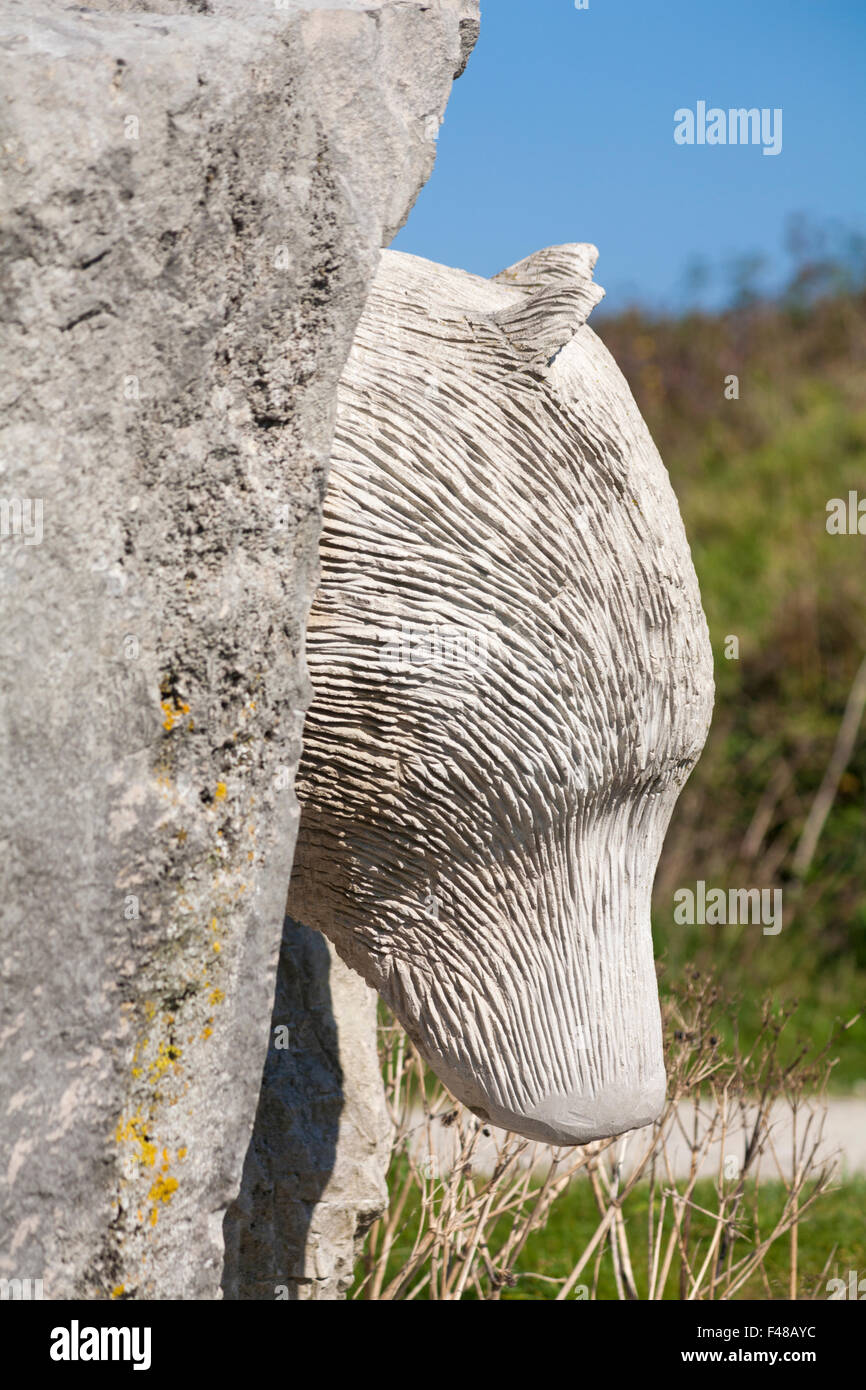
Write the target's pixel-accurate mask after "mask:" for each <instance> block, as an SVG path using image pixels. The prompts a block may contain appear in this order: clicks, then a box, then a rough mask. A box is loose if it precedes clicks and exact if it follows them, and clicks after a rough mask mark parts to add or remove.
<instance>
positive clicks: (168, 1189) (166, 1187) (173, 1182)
mask: <svg viewBox="0 0 866 1390" xmlns="http://www.w3.org/2000/svg"><path fill="white" fill-rule="evenodd" d="M178 1186H179V1184H178V1181H177V1178H166V1177H163V1176H162V1175H160V1176H159V1177H158V1178H157V1179H156V1182H155V1183H154V1184H153V1187H152V1188H151V1189H150V1191H149V1192H148V1194H147V1200H148V1201H149V1202H170V1201H171V1199H172V1197H173V1196H174V1194H175V1192H177V1189H178ZM152 1220H153V1217H151V1221H152Z"/></svg>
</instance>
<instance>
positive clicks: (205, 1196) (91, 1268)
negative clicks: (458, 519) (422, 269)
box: [0, 0, 477, 1298]
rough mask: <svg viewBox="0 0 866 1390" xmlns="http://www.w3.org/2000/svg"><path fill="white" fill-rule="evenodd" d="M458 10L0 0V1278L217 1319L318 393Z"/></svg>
mask: <svg viewBox="0 0 866 1390" xmlns="http://www.w3.org/2000/svg"><path fill="white" fill-rule="evenodd" d="M476 20H477V7H476V6H475V5H474V4H467V3H465V0H378V2H377V0H364V3H359V2H358V0H319V2H318V3H317V0H290V2H289V3H285V4H279V5H272V4H250V3H247V2H246V0H243V3H242V0H210V3H208V4H207V5H203V4H200V3H198V0H190V3H180V2H177V3H175V2H174V0H154V3H152V4H151V3H145V4H137V3H130V4H122V3H104V4H98V3H97V4H95V5H90V6H89V7H80V6H72V5H67V4H61V3H56V4H51V3H46V0H26V3H23V2H22V0H4V3H3V7H2V16H0V55H2V64H3V69H4V71H3V77H2V83H3V91H4V101H3V109H2V137H0V156H2V179H3V195H2V197H3V218H2V222H3V255H4V294H3V303H2V319H3V356H4V365H5V367H6V371H5V373H4V384H3V401H2V404H3V431H2V455H0V458H2V474H0V496H2V499H3V506H2V508H0V513H2V520H3V537H2V539H0V547H2V550H0V560H2V575H0V662H2V669H3V675H4V679H3V692H2V720H0V736H2V758H3V777H2V788H3V790H2V796H3V813H2V816H3V820H2V823H3V831H2V837H3V865H4V884H3V891H2V895H0V898H2V911H3V922H2V950H0V962H2V972H3V974H2V1003H0V1046H2V1055H0V1074H2V1085H3V1092H2V1096H0V1117H2V1118H0V1130H2V1147H3V1153H2V1171H3V1172H4V1174H5V1182H4V1186H3V1190H2V1198H0V1274H2V1275H4V1276H6V1277H33V1278H42V1279H43V1281H44V1288H45V1295H46V1297H48V1298H65V1297H71V1296H84V1297H102V1296H108V1295H109V1294H111V1293H114V1294H115V1295H116V1296H120V1297H138V1298H177V1297H184V1298H211V1297H215V1296H217V1295H218V1291H219V1287H220V1282H221V1279H222V1277H223V1270H222V1263H223V1236H222V1226H223V1218H224V1213H225V1211H226V1208H227V1206H228V1205H229V1203H231V1201H232V1200H233V1198H234V1197H235V1195H236V1193H237V1191H238V1185H239V1182H240V1177H241V1169H242V1164H243V1159H244V1154H245V1151H246V1148H247V1144H248V1140H249V1137H250V1132H251V1127H252V1123H253V1118H254V1114H255V1111H256V1105H257V1100H258V1093H259V1085H260V1079H261V1075H262V1068H263V1065H264V1063H265V1058H266V1054H267V1048H268V1038H269V1034H268V1029H269V1026H270V1012H271V1006H272V1002H273V995H274V982H275V973H276V964H277V955H278V950H279V944H280V936H281V929H282V922H283V910H284V903H285V895H286V887H287V883H288V879H289V872H290V867H291V858H292V848H293V838H294V831H295V825H296V820H297V811H296V803H295V799H294V794H293V778H294V770H295V766H296V763H297V758H298V752H299V741H300V732H301V724H302V718H303V712H304V709H305V706H306V703H307V697H308V695H307V692H308V682H307V676H306V672H305V668H304V661H303V655H302V651H303V637H304V624H305V619H306V615H307V610H308V606H309V602H310V596H311V594H312V592H313V589H314V587H315V583H316V563H317V562H316V540H317V532H318V527H319V516H320V506H321V498H322V495H323V492H324V489H325V480H326V473H327V466H328V459H329V455H330V452H331V438H332V428H333V418H334V408H335V396H336V385H337V381H338V378H339V375H340V372H341V369H342V367H343V364H344V361H345V358H346V355H347V353H348V351H349V348H350V345H351V341H352V337H353V333H354V330H355V327H356V324H357V321H358V317H359V315H360V312H361V309H362V307H363V304H364V300H365V297H366V294H367V291H368V288H369V285H370V282H371V279H372V276H373V274H374V271H375V267H376V264H377V260H378V254H379V248H380V247H381V245H382V244H383V243H385V242H387V241H388V240H389V238H390V237H391V236H392V235H393V233H394V232H395V231H396V230H397V228H398V227H399V225H400V224H401V222H402V221H403V219H404V218H405V216H406V214H407V213H408V210H409V208H410V206H411V204H412V201H413V199H414V198H415V196H416V194H417V192H418V190H419V188H420V187H421V185H422V183H423V181H424V180H425V178H426V177H427V175H428V173H429V171H430V168H431V166H432V162H433V158H434V153H435V135H436V132H437V130H438V125H439V121H440V119H441V116H442V112H443V110H444V106H445V102H446V100H447V97H448V93H449V89H450V84H451V81H452V77H453V74H454V73H455V72H457V71H458V70H459V69H460V68H461V66H462V65H463V64H464V62H465V59H466V54H467V51H468V47H469V46H470V45H471V41H472V37H473V25H474V24H475V21H476ZM37 533H38V534H37ZM310 988H312V985H311V986H310ZM347 1084H348V1081H347ZM310 1123H311V1125H312V1126H313V1128H312V1130H311V1132H310V1133H309V1134H308V1136H307V1142H308V1146H309V1147H310V1148H313V1147H314V1146H315V1144H316V1142H318V1139H317V1134H316V1132H315V1120H314V1119H312V1120H311V1121H310ZM360 1152H361V1151H360V1150H359V1157H358V1160H357V1161H358V1162H359V1163H363V1162H365V1161H367V1159H366V1158H362V1157H361V1156H360ZM347 1161H348V1155H347ZM382 1162H383V1158H382V1155H381V1154H380V1155H379V1156H378V1157H377V1159H376V1164H375V1165H374V1166H375V1171H374V1172H372V1174H371V1176H370V1178H369V1181H368V1183H367V1185H368V1186H369V1187H371V1188H376V1186H377V1184H379V1183H380V1176H379V1175H380V1172H381V1165H382ZM362 1186H363V1184H362ZM365 1200H366V1199H365ZM282 1238H283V1240H284V1241H285V1239H286V1237H285V1233H284V1234H283V1237H282ZM245 1280H250V1281H252V1282H255V1271H250V1270H245V1271H243V1270H242V1271H238V1270H233V1271H230V1272H229V1277H228V1279H227V1283H228V1284H230V1285H232V1287H233V1288H234V1289H235V1291H236V1292H238V1293H239V1295H242V1293H243V1288H244V1287H245V1282H244V1281H245ZM271 1296H273V1295H271Z"/></svg>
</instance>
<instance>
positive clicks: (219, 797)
mask: <svg viewBox="0 0 866 1390" xmlns="http://www.w3.org/2000/svg"><path fill="white" fill-rule="evenodd" d="M228 790H229V789H228V787H227V786H226V784H225V782H217V786H216V792H215V793H214V799H215V800H216V801H225V799H226V797H227V796H228Z"/></svg>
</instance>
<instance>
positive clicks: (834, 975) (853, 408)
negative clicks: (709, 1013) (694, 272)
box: [599, 266, 866, 1085]
mask: <svg viewBox="0 0 866 1390" xmlns="http://www.w3.org/2000/svg"><path fill="white" fill-rule="evenodd" d="M819 269H820V270H821V275H820V276H819V280H818V282H816V281H815V276H814V273H813V269H810V268H808V267H807V268H806V269H804V268H803V267H801V268H800V271H799V272H798V275H797V277H796V279H795V281H794V282H793V283H792V286H791V289H790V290H789V292H788V294H787V295H786V296H785V297H784V298H783V299H782V301H781V302H779V303H775V304H767V303H756V302H753V301H752V300H747V301H746V302H745V303H744V304H743V305H742V306H741V307H739V308H738V309H735V310H731V311H729V312H727V313H724V314H720V315H716V316H710V315H706V314H701V313H692V314H689V315H688V316H687V317H685V318H682V319H673V318H670V319H667V318H650V317H648V316H646V315H644V314H642V313H640V312H639V311H630V312H629V313H627V314H625V315H622V316H621V317H619V318H608V319H605V320H602V321H601V323H600V325H599V332H600V334H601V336H602V337H603V338H604V340H605V342H606V344H607V346H608V347H609V348H610V350H611V351H612V353H613V355H614V356H615V358H616V360H617V362H618V363H619V365H620V366H621V368H622V369H623V371H624V372H625V375H626V377H627V378H628V380H629V383H630V385H631V387H632V390H633V392H634V395H635V398H636V400H637V404H638V406H639V408H640V410H641V412H642V414H643V415H644V418H645V419H646V421H647V423H648V425H649V427H650V430H651V432H652V434H653V437H654V439H655V441H656V443H657V445H658V447H659V450H660V452H661V455H662V457H663V459H664V460H665V463H666V465H667V467H668V470H669V472H670V475H671V481H672V483H673V486H674V489H675V491H676V493H677V496H678V498H679V501H680V507H681V511H682V515H683V520H684V522H685V527H686V532H687V534H688V537H689V541H690V544H691V547H692V554H693V557H694V562H695V568H696V570H697V573H698V579H699V581H700V585H701V593H702V597H703V602H704V607H705V609H706V613H707V618H708V622H709V628H710V637H711V641H712V646H713V651H714V654H715V667H716V691H717V694H716V712H715V717H714V723H713V728H712V731H711V733H710V737H709V740H708V743H707V747H706V750H705V752H704V755H703V757H702V759H701V762H700V764H699V765H698V768H697V769H696V771H695V772H694V774H693V776H692V778H691V781H690V783H689V785H688V787H687V788H686V790H685V792H684V794H683V796H682V798H681V800H680V803H679V805H678V807H677V811H676V813H675V816H674V820H673V822H672V824H671V830H670V833H669V836H668V840H667V843H666V846H665V851H664V855H663V858H662V862H661V865H660V868H659V873H658V877H657V880H656V891H655V897H654V908H655V911H654V916H655V924H656V934H657V945H658V947H659V948H660V950H661V951H662V952H663V954H664V955H665V958H666V960H667V962H668V964H669V966H670V969H671V973H672V974H676V973H677V971H678V970H679V969H680V968H681V967H682V965H683V964H684V963H685V962H686V961H694V960H697V961H698V963H699V964H701V965H703V966H704V967H709V965H710V963H712V965H713V967H714V969H715V970H716V972H717V974H721V977H722V981H723V983H724V984H725V986H726V987H727V988H729V989H731V990H735V991H738V992H739V993H741V994H742V995H743V998H744V1010H743V1014H742V1019H743V1022H742V1026H743V1027H744V1028H746V1029H747V1030H748V1029H749V1028H750V1027H751V1026H753V1025H754V1024H756V1023H757V1014H755V1017H754V1018H753V1019H752V1020H751V1022H750V1020H749V1009H748V999H749V998H750V997H751V998H757V997H758V996H760V995H761V994H762V993H763V992H765V991H767V990H770V991H771V992H772V993H773V994H774V995H775V996H776V998H777V999H778V1000H779V1001H783V1000H791V999H793V998H799V1000H800V1001H801V1009H800V1017H801V1018H804V1019H808V1020H809V1021H810V1024H811V1026H812V1027H813V1028H814V1029H815V1030H816V1036H819V1037H820V1036H825V1035H829V1033H830V1031H831V1028H832V1024H833V1021H834V1020H835V1019H837V1018H842V1019H843V1020H844V1021H845V1022H847V1021H848V1020H849V1019H850V1018H851V1017H852V1016H853V1015H854V1014H856V1013H857V1012H858V1011H859V1010H860V1008H861V1007H862V1004H863V1000H864V997H866V886H864V885H866V834H864V798H866V737H864V732H866V731H864V729H862V728H861V730H860V736H859V738H858V741H857V744H856V746H855V749H854V752H853V755H852V757H851V759H850V761H849V763H848V766H847V768H846V770H845V773H844V775H843V777H842V779H841V782H840V784H839V788H838V793H837V795H836V797H835V800H834V802H833V806H832V809H831V811H830V814H829V817H828V819H827V821H826V824H825V826H824V829H823V833H822V835H821V838H820V841H819V844H818V847H817V852H816V855H815V858H814V860H813V863H812V864H811V867H810V869H809V871H808V873H807V874H806V877H805V881H804V882H803V883H800V882H799V880H798V879H797V877H796V876H795V875H794V873H793V867H792V859H793V855H794V852H795V850H796V847H797V844H798V841H799V837H800V835H801V832H802V829H803V826H804V823H805V820H806V817H807V815H808V812H809V809H810V807H811V805H812V802H813V800H814V797H815V795H816V793H817V791H818V788H819V786H820V784H821V781H822V778H823V775H824V772H825V769H826V767H827V764H828V761H829V759H830V756H831V753H832V751H833V747H834V743H835V739H836V736H837V732H838V729H839V725H840V721H841V718H842V714H843V711H844V709H845V705H846V701H847V699H848V695H849V692H850V689H851V685H852V681H853V679H854V675H855V672H856V671H857V668H858V666H859V664H860V662H861V661H862V659H863V656H864V652H866V536H860V535H853V536H836V535H829V534H828V533H827V530H826V519H827V511H826V508H827V503H828V501H829V500H830V499H831V498H834V497H839V498H847V495H848V492H849V490H850V491H855V492H857V493H858V494H859V496H860V497H863V498H866V294H864V292H863V291H862V289H860V290H856V289H850V290H848V291H847V292H845V293H838V294H835V295H832V296H830V297H825V298H823V299H815V298H814V296H813V295H812V294H811V293H810V292H809V291H810V287H813V286H814V284H815V283H819V284H820V286H827V285H830V286H832V285H833V284H834V283H842V282H844V277H841V275H840V276H835V277H834V275H832V274H830V270H829V269H828V267H826V266H824V267H819ZM830 269H832V267H831V268H830ZM732 375H735V376H736V377H737V378H738V380H739V399H737V400H729V399H726V398H725V379H726V378H727V377H729V376H732ZM731 635H733V636H736V637H738V638H739V660H729V659H726V657H725V643H726V639H727V638H728V637H729V636H731ZM698 879H703V880H704V881H705V882H706V883H707V884H708V885H712V886H716V887H724V888H728V887H731V886H734V887H762V888H763V887H766V888H771V887H782V888H783V890H784V927H783V930H782V933H781V935H779V936H778V937H771V936H766V937H765V936H763V935H762V933H761V929H760V927H759V926H757V927H756V926H746V927H718V928H713V927H709V926H703V927H693V928H688V927H680V926H677V925H675V924H674V922H673V893H674V892H675V890H676V889H677V888H678V887H689V886H691V887H692V888H694V885H695V882H696V881H697V880H698ZM753 1012H754V1011H753ZM864 1037H866V1025H864V1023H863V1022H862V1021H861V1022H860V1023H859V1024H855V1025H853V1026H852V1027H851V1028H850V1029H849V1030H848V1031H847V1033H846V1034H845V1037H844V1040H843V1043H842V1047H841V1053H840V1062H839V1066H838V1069H837V1072H836V1077H835V1081H836V1084H837V1085H846V1084H850V1083H852V1082H853V1081H855V1080H857V1079H860V1078H862V1077H863V1075H864V1070H866V1069H864V1064H863V1045H864Z"/></svg>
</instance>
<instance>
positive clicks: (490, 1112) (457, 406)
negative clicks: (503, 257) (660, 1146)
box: [288, 245, 713, 1144]
mask: <svg viewBox="0 0 866 1390" xmlns="http://www.w3.org/2000/svg"><path fill="white" fill-rule="evenodd" d="M596 256H597V252H596V251H595V248H594V247H592V246H586V245H576V246H561V247H553V248H551V249H549V250H546V251H542V252H540V253H538V254H537V255H534V256H530V257H529V258H528V259H527V260H526V261H523V262H521V263H520V264H518V265H515V266H513V267H511V268H510V269H509V270H506V271H504V272H502V274H500V275H498V276H496V277H495V278H494V279H492V280H485V279H482V278H479V277H477V276H473V275H469V274H466V273H464V272H462V271H458V270H450V269H446V268H444V267H442V266H438V265H433V264H430V263H429V262H426V261H424V260H420V259H418V258H416V257H413V256H407V255H402V254H399V253H396V252H385V253H384V254H383V257H382V263H381V269H380V272H379V274H378V277H377V280H376V282H375V287H374V289H373V292H372V294H371V297H370V300H369V303H368V305H367V308H366V311H365V313H364V316H363V319H362V321H361V324H360V326H359V330H358V333H357V337H356V341H355V345H354V348H353V351H352V354H351V358H350V361H349V363H348V365H347V367H346V370H345V373H344V376H343V381H342V386H341V390H340V399H339V411H338V423H337V432H336V443H335V449H334V456H333V463H332V468H331V474H330V481H329V487H328V493H327V498H326V504H325V520H324V526H323V533H322V541H321V588H320V590H319V593H318V596H317V598H316V600H315V603H314V606H313V611H312V614H311V620H310V625H309V632H308V639H307V659H308V664H309V670H310V676H311V679H312V684H313V692H314V695H313V703H312V706H311V708H310V711H309V714H308V717H307V723H306V728H305V734H304V754H303V759H302V765H301V770H300V778H299V787H298V795H299V798H300V801H301V806H302V816H301V828H300V833H299V840H298V846H297V851H296V859H295V870H294V874H293V880H292V885H291V889H290V894H289V903H288V910H289V913H290V915H291V916H293V917H295V918H297V919H299V920H301V921H303V922H305V923H307V924H309V925H310V926H313V927H317V928H319V929H321V930H322V931H323V932H325V933H326V935H327V936H328V937H329V938H330V939H331V940H332V941H333V942H334V944H335V946H336V948H337V950H338V951H339V953H340V954H341V955H342V956H343V958H344V959H345V960H346V961H347V962H348V964H349V965H351V966H352V967H354V968H355V969H356V970H358V971H360V973H361V974H362V975H363V976H364V978H365V979H366V980H367V981H368V983H369V984H371V985H373V986H375V988H376V989H377V990H378V991H379V992H380V993H381V995H382V996H383V998H384V999H385V1000H386V1001H387V1003H388V1004H389V1005H390V1007H391V1009H392V1010H393V1011H394V1013H395V1014H396V1015H397V1017H398V1018H399V1019H400V1020H401V1022H402V1024H403V1025H404V1027H405V1028H406V1030H407V1032H408V1034H409V1035H410V1037H411V1038H412V1039H413V1040H414V1042H415V1043H416V1045H417V1046H418V1048H419V1049H420V1051H421V1053H422V1054H423V1055H424V1057H425V1058H426V1059H427V1060H428V1061H429V1062H430V1064H431V1066H432V1067H433V1068H434V1070H435V1071H436V1072H437V1073H438V1075H439V1076H440V1077H441V1078H442V1080H443V1081H444V1082H445V1083H446V1085H447V1086H448V1087H449V1089H450V1090H451V1091H452V1093H453V1094H454V1095H455V1096H456V1097H457V1098H458V1099H459V1100H461V1101H463V1102H464V1103H465V1104H466V1105H467V1106H469V1107H470V1108H471V1109H472V1110H473V1111H474V1112H475V1113H476V1114H477V1115H478V1116H480V1117H481V1118H482V1119H484V1120H487V1121H490V1122H492V1123H493V1124H495V1125H500V1126H503V1127H504V1128H507V1129H510V1130H514V1131H516V1132H518V1133H520V1134H523V1135H526V1136H528V1137H530V1138H533V1139H540V1140H546V1141H548V1142H551V1143H555V1144H579V1143H585V1142H588V1141H590V1140H592V1139H594V1138H598V1137H601V1136H605V1135H612V1134H617V1133H620V1132H622V1131H625V1130H628V1129H632V1128H634V1127H637V1126H639V1125H643V1124H647V1123H649V1122H651V1121H652V1120H653V1119H654V1118H655V1117H656V1116H657V1115H658V1113H659V1111H660V1109H661V1107H662V1104H663V1100H664V1093H665V1074H664V1065H663V1055H662V1035H661V1022H660V1011H659V1002H658V993H657V986H656V977H655V970H654V961H653V950H652V938H651V929H650V892H651V888H652V882H653V877H654V873H655V868H656V864H657V861H658V857H659V853H660V850H661V845H662V840H663V837H664V834H665V830H666V828H667V825H668V822H669V819H670V816H671V812H672V810H673V807H674V803H675V801H676V798H677V796H678V794H679V792H680V789H681V788H682V786H683V783H684V782H685V780H686V778H687V777H688V774H689V772H690V770H691V768H692V767H693V765H694V763H695V762H696V760H697V758H698V756H699V754H700V751H701V748H702V746H703V743H704V740H705V737H706V733H707V729H708V725H709V720H710V714H711V708H712V694H713V680H712V661H711V652H710V645H709V639H708V634H707V628H706V622H705V620H704V616H703V612H702V609H701V603H700V595H699V592H698V585H697V580H696V577H695V573H694V569H693V566H692V562H691V557H690V554H689V549H688V544H687V541H686V537H685V533H684V530H683V525H682V522H681V519H680V515H679V510H678V507H677V503H676V499H675V497H674V494H673V492H672V490H671V486H670V483H669V480H668V476H667V473H666V470H665V468H664V466H663V464H662V461H661V459H660V457H659V455H658V452H657V451H656V449H655V446H654V445H653V442H652V440H651V438H650V436H649V433H648V431H647V429H646V426H645V425H644V423H643V421H642V419H641V417H640V415H639V413H638V410H637V408H636V406H635V404H634V401H633V399H632V397H631V395H630V393H629V390H628V387H627V386H626V383H625V381H624V379H623V377H622V375H621V374H620V372H619V370H618V369H617V367H616V365H615V363H614V361H613V359H612V358H611V356H610V355H609V353H608V352H607V350H606V349H605V348H604V346H603V345H602V344H601V342H600V341H599V339H598V338H597V337H596V336H595V334H594V333H593V332H592V331H591V329H590V328H589V327H588V326H587V324H586V319H587V316H588V314H589V313H590V311H591V309H592V308H593V306H594V305H595V303H596V302H597V301H598V299H599V298H600V297H601V294H602V292H601V291H600V290H599V289H598V288H597V287H595V286H594V284H593V282H592V268H593V266H594V264H595V259H596Z"/></svg>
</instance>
